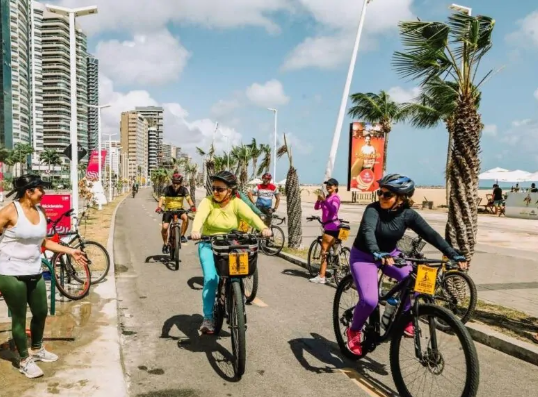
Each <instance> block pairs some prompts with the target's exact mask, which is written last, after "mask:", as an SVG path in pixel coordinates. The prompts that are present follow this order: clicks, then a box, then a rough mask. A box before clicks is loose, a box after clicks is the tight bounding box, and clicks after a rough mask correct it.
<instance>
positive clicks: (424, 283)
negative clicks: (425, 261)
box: [415, 265, 437, 295]
mask: <svg viewBox="0 0 538 397" xmlns="http://www.w3.org/2000/svg"><path fill="white" fill-rule="evenodd" d="M436 282H437V268H435V267H428V266H424V265H419V266H418V270H417V280H416V281H415V292H418V293H419V294H427V295H433V294H434V293H435V284H436Z"/></svg>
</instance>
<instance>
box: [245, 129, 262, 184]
mask: <svg viewBox="0 0 538 397" xmlns="http://www.w3.org/2000/svg"><path fill="white" fill-rule="evenodd" d="M248 147H250V155H251V158H252V177H253V178H254V177H255V176H256V166H257V165H258V159H259V158H260V156H261V155H262V154H263V152H262V149H261V145H260V146H258V144H257V143H256V139H255V138H252V143H251V144H250V145H248Z"/></svg>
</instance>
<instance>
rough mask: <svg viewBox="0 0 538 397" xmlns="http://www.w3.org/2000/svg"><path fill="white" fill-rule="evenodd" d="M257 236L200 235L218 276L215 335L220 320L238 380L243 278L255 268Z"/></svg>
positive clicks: (241, 369)
mask: <svg viewBox="0 0 538 397" xmlns="http://www.w3.org/2000/svg"><path fill="white" fill-rule="evenodd" d="M260 238H261V237H260V236H259V235H255V234H250V233H242V232H240V231H237V232H235V231H234V232H232V233H229V234H221V235H216V236H202V239H201V240H202V241H206V242H210V243H211V248H212V250H213V255H214V257H215V267H216V269H217V274H218V275H219V285H218V287H217V293H216V296H215V306H214V308H213V317H214V321H215V335H218V334H219V333H220V331H221V329H222V325H223V323H224V319H226V322H227V324H228V326H229V327H230V333H231V336H232V337H231V339H232V351H233V367H234V373H235V376H236V378H237V379H238V380H239V379H241V377H242V376H243V374H244V373H245V366H246V330H247V325H246V323H247V315H246V310H245V299H244V285H243V280H244V279H245V277H248V276H252V275H253V274H254V273H255V272H256V269H257V262H258V241H259V240H260Z"/></svg>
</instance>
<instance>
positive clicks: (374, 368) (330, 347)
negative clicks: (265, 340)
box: [288, 333, 398, 396]
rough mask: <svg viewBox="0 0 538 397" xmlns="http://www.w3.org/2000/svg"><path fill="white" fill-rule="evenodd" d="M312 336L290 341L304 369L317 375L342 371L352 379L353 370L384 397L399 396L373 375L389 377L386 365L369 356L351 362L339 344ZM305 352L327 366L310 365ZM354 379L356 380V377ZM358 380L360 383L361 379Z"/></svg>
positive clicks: (315, 334)
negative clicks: (351, 370) (343, 353)
mask: <svg viewBox="0 0 538 397" xmlns="http://www.w3.org/2000/svg"><path fill="white" fill-rule="evenodd" d="M310 335H312V338H297V339H292V340H290V341H288V343H289V344H290V348H291V351H292V352H293V354H294V355H295V358H296V359H297V361H299V363H300V364H301V365H302V366H303V368H305V369H306V370H308V371H311V372H314V373H317V374H320V373H333V372H338V370H340V371H342V373H344V374H346V375H347V376H348V377H350V378H352V377H353V374H350V373H349V372H350V371H349V369H350V368H352V369H353V370H354V371H356V372H357V373H358V375H359V378H361V380H362V379H364V381H365V383H366V384H368V385H371V386H373V387H374V388H376V389H378V390H380V391H382V393H383V395H384V396H398V393H397V392H396V391H394V390H392V389H391V388H390V387H389V386H387V385H385V384H384V383H382V382H380V381H379V380H378V379H376V378H374V377H372V375H371V374H372V373H375V374H377V375H380V376H387V375H389V373H388V372H387V370H386V368H385V367H386V366H385V365H384V364H380V363H377V362H375V361H373V360H372V359H371V358H369V357H368V356H366V357H364V358H363V359H361V360H360V361H358V362H357V361H353V360H349V359H347V358H346V357H344V356H343V355H342V354H341V352H340V348H339V347H338V344H337V343H335V342H332V341H330V340H328V339H326V338H325V337H323V336H321V335H319V334H317V333H311V334H310ZM305 352H308V353H309V354H310V355H311V356H313V357H314V358H315V359H317V360H319V361H321V362H322V363H324V364H325V366H323V367H321V366H320V367H317V366H314V365H312V364H310V363H309V362H308V360H307V358H306V357H305ZM346 369H347V371H346ZM354 378H356V375H355V377H354ZM356 380H357V381H359V379H356ZM359 382H360V381H359Z"/></svg>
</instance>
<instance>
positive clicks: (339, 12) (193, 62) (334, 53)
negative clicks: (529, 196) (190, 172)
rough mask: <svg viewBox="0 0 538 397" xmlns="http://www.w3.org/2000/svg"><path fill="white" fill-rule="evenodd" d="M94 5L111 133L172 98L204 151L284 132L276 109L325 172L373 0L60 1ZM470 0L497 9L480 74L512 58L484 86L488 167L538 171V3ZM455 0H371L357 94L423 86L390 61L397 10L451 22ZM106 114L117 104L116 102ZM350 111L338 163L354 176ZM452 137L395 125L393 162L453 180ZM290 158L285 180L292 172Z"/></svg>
mask: <svg viewBox="0 0 538 397" xmlns="http://www.w3.org/2000/svg"><path fill="white" fill-rule="evenodd" d="M56 3H60V4H62V5H67V6H71V7H74V6H85V5H90V4H96V5H98V7H99V14H98V15H96V16H88V17H84V18H81V19H80V20H79V22H80V24H81V26H82V27H83V29H84V30H86V31H87V32H88V35H89V42H88V48H89V49H90V50H91V51H92V52H93V53H94V54H96V55H97V57H98V58H99V59H100V63H101V70H100V72H101V76H100V79H101V80H100V89H101V93H100V97H101V102H102V103H103V104H104V103H110V104H112V107H111V108H110V109H108V110H106V111H103V120H104V124H105V130H107V132H117V129H118V125H119V118H120V112H121V111H124V110H128V109H131V108H134V106H137V105H138V106H142V105H157V104H159V105H163V106H164V107H165V109H166V114H165V140H166V141H169V142H172V143H174V144H176V145H178V146H181V147H182V148H184V150H185V151H187V152H189V153H191V154H192V153H194V148H195V147H196V146H202V147H206V148H207V147H208V146H209V144H210V142H211V140H212V138H213V131H214V127H215V123H216V122H217V121H218V122H219V130H218V132H217V134H216V144H217V148H218V149H219V150H225V149H226V147H227V142H229V141H232V142H233V143H234V144H238V143H240V142H241V141H243V142H245V143H247V142H250V140H251V139H252V138H253V137H255V138H256V139H257V140H258V142H265V143H269V142H272V136H271V134H272V130H273V116H272V113H271V112H269V111H268V110H266V107H268V106H271V107H277V108H278V109H279V113H278V116H279V122H278V127H279V128H278V130H279V133H283V132H286V133H289V134H290V136H291V141H292V144H293V147H294V152H295V153H294V154H295V155H294V161H295V165H296V167H297V169H298V171H299V176H300V180H301V182H304V183H317V182H319V181H321V179H322V178H323V174H324V169H325V164H326V162H327V158H328V154H329V147H330V143H331V139H332V135H333V132H334V128H335V124H336V117H337V114H338V109H339V106H340V100H341V96H342V90H343V86H344V82H345V78H346V74H347V68H348V65H349V59H350V56H351V46H352V44H353V40H354V34H355V31H356V26H357V24H358V19H359V13H360V9H361V7H362V1H361V0H357V1H354V0H353V1H352V0H332V1H327V0H227V1H220V0H205V1H204V0H197V1H196V0H153V1H147V0H130V1H127V0H114V1H110V0H93V1H91V0H90V1H86V0H60V1H56ZM517 3H518V5H517V7H516V6H514V5H513V4H514V3H510V2H506V1H501V0H490V1H488V2H484V1H479V0H465V3H464V5H465V6H468V7H471V8H472V9H473V15H478V14H483V15H488V16H491V17H493V18H494V19H495V20H496V26H495V31H494V38H493V40H494V45H493V49H492V50H491V51H490V53H489V54H488V55H487V57H486V58H485V60H484V61H483V62H482V65H481V71H482V73H485V72H487V71H488V70H489V69H497V68H502V70H501V71H500V72H499V73H498V74H496V75H495V76H494V77H493V78H492V79H491V80H489V81H488V83H487V84H486V85H484V86H483V101H482V105H481V113H482V121H483V123H484V124H485V125H486V128H485V130H484V133H483V139H482V149H483V154H482V169H483V170H486V169H489V168H493V167H497V166H500V167H504V168H509V169H523V170H527V171H532V172H534V171H537V170H538V145H537V144H536V142H537V141H538V117H537V113H538V112H537V109H538V74H537V73H536V65H537V64H538V29H537V28H536V26H538V5H536V2H535V1H531V0H518V2H517ZM449 4H450V2H449V1H446V2H445V1H441V0H373V1H372V2H371V3H370V4H369V5H368V10H367V15H366V23H365V28H364V33H363V38H362V40H361V48H360V51H359V55H358V60H357V64H356V68H355V74H354V78H353V83H352V88H351V92H352V93H353V92H370V91H373V92H378V91H379V90H381V89H384V90H387V91H389V93H391V94H392V95H393V97H394V99H396V100H408V99H410V98H411V97H412V96H413V93H414V92H416V84H415V83H414V82H409V81H404V80H402V79H400V78H398V76H397V75H396V73H395V72H394V71H393V69H392V68H391V59H392V54H393V52H394V51H395V50H398V49H399V48H400V41H399V38H398V35H397V29H396V27H397V22H398V21H399V20H402V19H405V20H409V19H414V18H416V17H417V16H418V17H420V18H421V19H422V20H441V21H444V20H446V17H447V16H448V14H449V12H450V11H449V10H448V6H449ZM105 113H106V114H105ZM349 122H350V119H349V118H346V120H345V122H344V128H343V131H342V139H341V141H340V147H339V150H338V159H337V162H336V167H335V170H334V173H333V176H335V177H336V178H337V179H340V180H341V181H342V183H344V182H345V178H346V176H347V168H346V165H347V145H348V135H347V131H348V125H349ZM446 145H447V134H446V131H445V129H444V128H443V126H440V127H438V128H436V129H430V130H415V129H413V128H412V127H410V126H407V125H405V124H401V125H395V126H394V127H393V132H392V133H391V134H390V141H389V153H388V156H389V159H388V167H387V170H388V171H389V172H401V173H407V174H408V175H410V176H412V177H413V178H414V179H415V180H416V181H417V182H418V183H419V184H441V183H442V182H443V171H444V163H445V153H446ZM286 171H287V161H286V160H285V159H284V160H280V161H279V163H278V168H277V179H279V180H280V179H282V178H284V177H285V173H286Z"/></svg>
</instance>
